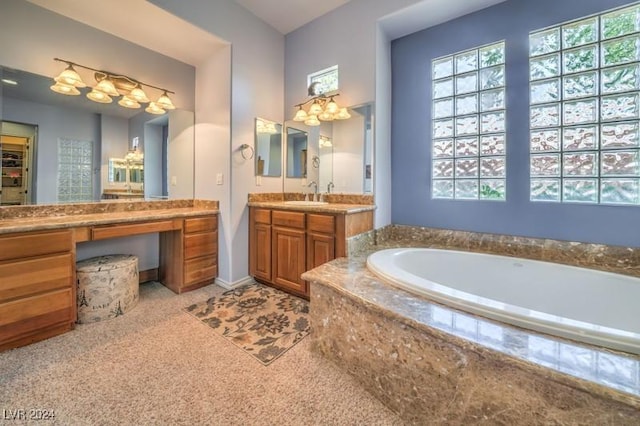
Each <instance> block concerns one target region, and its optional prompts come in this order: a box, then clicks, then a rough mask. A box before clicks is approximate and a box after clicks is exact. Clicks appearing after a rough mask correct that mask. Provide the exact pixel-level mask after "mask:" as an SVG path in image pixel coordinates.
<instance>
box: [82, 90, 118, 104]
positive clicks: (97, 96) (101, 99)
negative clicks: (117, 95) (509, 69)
mask: <svg viewBox="0 0 640 426" xmlns="http://www.w3.org/2000/svg"><path fill="white" fill-rule="evenodd" d="M87 98H89V99H91V100H92V101H94V102H98V103H101V104H110V103H111V102H113V99H111V96H109V95H107V94H106V93H104V92H101V91H100V90H98V89H97V88H95V87H94V88H93V90H92V91H91V92H89V93H87Z"/></svg>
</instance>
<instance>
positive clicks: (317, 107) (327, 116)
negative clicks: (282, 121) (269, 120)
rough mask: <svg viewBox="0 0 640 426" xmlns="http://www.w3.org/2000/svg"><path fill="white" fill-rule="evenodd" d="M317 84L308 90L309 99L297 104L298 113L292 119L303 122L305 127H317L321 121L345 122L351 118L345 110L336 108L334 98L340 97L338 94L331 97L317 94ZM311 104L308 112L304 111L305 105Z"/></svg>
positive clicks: (312, 84) (313, 84)
mask: <svg viewBox="0 0 640 426" xmlns="http://www.w3.org/2000/svg"><path fill="white" fill-rule="evenodd" d="M318 87H319V83H318V82H314V83H311V85H310V86H309V88H308V94H309V96H311V99H309V100H307V101H305V102H302V103H300V104H297V105H296V107H298V111H296V115H295V116H294V117H293V120H294V121H303V122H304V124H306V125H307V126H319V125H320V122H321V121H333V120H346V119H348V118H351V114H349V111H347V109H346V108H341V107H339V106H338V104H337V103H336V101H335V100H334V98H335V97H338V96H340V94H339V93H335V94H333V95H325V94H324V93H318ZM307 104H311V105H310V106H309V109H308V110H306V111H305V110H304V107H305V105H307Z"/></svg>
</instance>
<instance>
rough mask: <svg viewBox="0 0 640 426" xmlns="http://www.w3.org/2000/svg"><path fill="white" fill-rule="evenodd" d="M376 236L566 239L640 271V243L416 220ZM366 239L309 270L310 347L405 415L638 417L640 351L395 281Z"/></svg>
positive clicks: (613, 264)
mask: <svg viewBox="0 0 640 426" xmlns="http://www.w3.org/2000/svg"><path fill="white" fill-rule="evenodd" d="M365 240H366V241H365V243H367V244H370V242H371V238H368V239H365ZM497 241H502V244H503V245H502V246H501V245H500V243H499V242H497ZM377 242H378V246H373V250H376V249H382V248H390V247H406V246H434V247H439V248H451V249H463V250H471V249H473V251H483V249H482V247H490V248H491V249H490V250H489V249H487V250H484V251H487V252H491V253H496V254H503V255H517V256H520V257H528V258H533V259H541V260H555V259H554V258H553V257H552V256H553V255H554V253H556V252H558V251H562V250H563V248H566V249H568V250H570V251H571V253H572V254H566V253H562V256H561V257H560V259H561V260H563V261H564V263H570V264H574V265H579V266H591V267H597V268H598V269H606V270H610V271H614V272H626V273H630V272H631V274H632V275H637V274H636V273H635V272H636V271H637V269H638V268H637V265H638V264H639V263H638V262H637V261H636V260H635V259H636V258H637V255H638V253H637V249H626V248H619V247H606V246H599V245H590V244H586V245H585V244H580V243H564V242H558V241H553V242H552V241H549V240H536V239H524V242H525V247H523V246H522V245H519V244H518V243H519V242H520V241H519V239H518V238H517V237H502V236H491V235H486V234H475V233H466V232H459V231H442V230H434V229H426V228H413V227H408V226H390V227H387V228H385V229H382V230H379V231H378V232H377ZM540 243H542V246H540ZM367 244H363V245H362V247H360V253H361V254H360V255H359V256H357V257H353V258H350V259H346V258H342V259H338V260H335V261H332V262H330V263H328V264H325V265H322V266H320V267H318V268H316V269H313V270H312V271H309V272H307V273H305V274H303V278H304V279H307V280H309V281H311V319H312V323H313V332H312V339H313V342H314V343H313V347H314V349H316V350H318V351H319V352H320V353H322V354H323V355H324V356H326V357H328V358H330V359H332V360H334V361H335V362H336V364H338V365H340V366H341V367H342V368H344V369H345V370H346V371H348V372H349V373H350V374H351V375H353V376H355V377H356V378H357V379H358V380H359V381H360V382H361V383H362V384H363V385H364V386H365V387H366V388H367V389H368V390H370V391H371V392H372V393H373V394H375V395H376V396H377V397H378V398H379V399H380V400H382V401H383V402H384V403H385V404H386V405H388V406H389V407H390V408H391V409H393V410H394V411H396V412H397V413H399V414H400V415H401V416H402V417H404V418H405V419H406V420H408V421H410V422H413V423H422V424H424V423H425V422H429V423H445V424H451V423H454V424H468V423H478V422H482V421H490V422H493V423H499V424H638V422H640V357H638V356H633V355H628V354H623V353H618V352H614V351H609V350H605V349H601V348H597V347H594V346H589V345H584V344H577V343H573V342H571V341H568V340H564V339H561V338H555V337H550V336H546V335H543V334H539V333H534V332H529V331H526V330H523V329H520V328H517V327H513V326H507V325H504V324H501V323H498V322H494V321H490V320H487V319H484V318H481V317H477V316H474V315H471V314H468V313H464V312H460V311H456V310H454V309H452V308H449V307H446V306H442V305H439V304H436V303H433V302H430V301H428V300H427V299H425V298H422V297H420V296H416V295H413V294H410V293H407V292H405V291H403V290H400V289H397V288H395V287H393V286H391V285H390V284H388V283H385V282H383V281H381V280H380V279H379V278H377V277H376V276H374V275H373V274H372V273H371V272H369V271H368V270H367V268H366V266H365V261H366V255H367V254H368V253H370V252H371V250H370V251H369V252H367V251H365V250H366V247H367ZM527 247H528V248H529V249H527ZM369 248H370V249H371V246H370V247H369ZM531 253H533V255H532V254H531ZM576 253H579V255H578V254H576ZM526 254H528V256H527V255H526ZM533 256H537V257H533ZM542 256H547V257H546V258H543V257H542ZM572 257H573V258H574V259H573V260H574V261H571V260H572ZM576 257H579V258H578V259H575V258H576ZM586 259H591V262H588V261H586ZM570 261H571V262H570ZM634 262H635V263H634ZM602 265H604V268H601V266H602Z"/></svg>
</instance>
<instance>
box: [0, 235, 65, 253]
mask: <svg viewBox="0 0 640 426" xmlns="http://www.w3.org/2000/svg"><path fill="white" fill-rule="evenodd" d="M71 235H72V233H71V230H65V231H57V232H34V233H29V234H22V235H15V236H6V237H0V260H10V259H20V258H24V257H34V256H40V255H43V254H51V253H62V252H70V251H72V250H73V238H72V237H71Z"/></svg>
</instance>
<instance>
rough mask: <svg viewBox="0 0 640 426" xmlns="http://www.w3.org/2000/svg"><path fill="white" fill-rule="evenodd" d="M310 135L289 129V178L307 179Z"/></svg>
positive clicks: (302, 131)
mask: <svg viewBox="0 0 640 426" xmlns="http://www.w3.org/2000/svg"><path fill="white" fill-rule="evenodd" d="M307 152H308V133H307V132H305V131H304V130H300V129H296V128H294V127H287V177H288V178H306V177H307V167H308V166H307Z"/></svg>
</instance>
